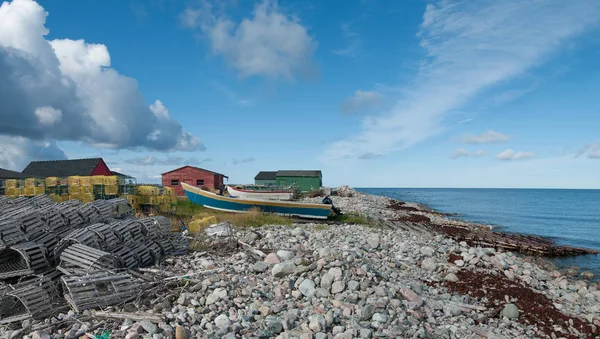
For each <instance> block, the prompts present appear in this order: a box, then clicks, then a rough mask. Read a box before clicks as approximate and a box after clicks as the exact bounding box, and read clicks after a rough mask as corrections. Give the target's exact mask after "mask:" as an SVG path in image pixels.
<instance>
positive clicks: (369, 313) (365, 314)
mask: <svg viewBox="0 0 600 339" xmlns="http://www.w3.org/2000/svg"><path fill="white" fill-rule="evenodd" d="M373 314H375V308H374V307H373V305H371V304H367V305H365V306H363V307H361V308H360V319H361V320H363V321H366V320H371V318H372V317H373Z"/></svg>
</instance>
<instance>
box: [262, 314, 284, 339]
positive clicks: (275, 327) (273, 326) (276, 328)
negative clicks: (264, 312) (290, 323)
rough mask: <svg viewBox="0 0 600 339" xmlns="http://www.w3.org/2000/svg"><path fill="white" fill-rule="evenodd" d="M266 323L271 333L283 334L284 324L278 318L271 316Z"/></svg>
mask: <svg viewBox="0 0 600 339" xmlns="http://www.w3.org/2000/svg"><path fill="white" fill-rule="evenodd" d="M265 323H266V324H267V328H268V329H269V331H271V332H273V333H275V334H279V333H281V332H283V324H282V322H281V321H280V320H279V319H278V318H277V317H274V316H271V315H270V316H268V317H267V318H266V319H265Z"/></svg>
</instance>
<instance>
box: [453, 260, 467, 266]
mask: <svg viewBox="0 0 600 339" xmlns="http://www.w3.org/2000/svg"><path fill="white" fill-rule="evenodd" d="M454 264H455V265H456V266H458V267H463V266H465V262H464V261H463V260H455V261H454Z"/></svg>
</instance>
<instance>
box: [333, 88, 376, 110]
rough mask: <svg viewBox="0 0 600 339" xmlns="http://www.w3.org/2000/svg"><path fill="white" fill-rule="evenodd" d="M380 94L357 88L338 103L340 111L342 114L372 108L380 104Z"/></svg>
mask: <svg viewBox="0 0 600 339" xmlns="http://www.w3.org/2000/svg"><path fill="white" fill-rule="evenodd" d="M381 100H382V96H381V94H380V93H379V92H376V91H361V90H357V91H356V92H354V95H353V96H351V97H349V98H346V99H345V100H344V101H343V102H342V104H341V105H340V112H341V113H343V114H354V113H358V112H363V111H368V110H370V109H372V108H377V107H379V106H381Z"/></svg>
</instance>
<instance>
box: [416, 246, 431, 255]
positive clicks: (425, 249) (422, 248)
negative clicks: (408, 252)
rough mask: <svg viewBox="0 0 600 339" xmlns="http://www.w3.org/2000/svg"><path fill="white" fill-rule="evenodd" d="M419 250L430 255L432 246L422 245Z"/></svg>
mask: <svg viewBox="0 0 600 339" xmlns="http://www.w3.org/2000/svg"><path fill="white" fill-rule="evenodd" d="M419 252H421V254H422V255H424V256H427V257H431V256H432V255H433V248H431V247H429V246H423V247H421V249H420V250H419Z"/></svg>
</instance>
